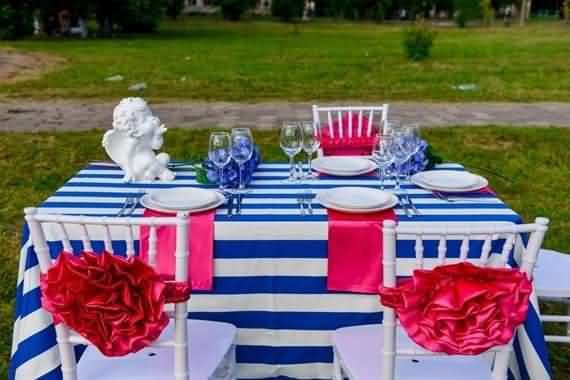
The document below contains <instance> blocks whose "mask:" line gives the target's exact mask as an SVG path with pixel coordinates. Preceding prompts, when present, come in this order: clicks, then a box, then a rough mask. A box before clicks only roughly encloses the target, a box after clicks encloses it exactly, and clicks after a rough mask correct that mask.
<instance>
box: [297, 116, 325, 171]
mask: <svg viewBox="0 0 570 380" xmlns="http://www.w3.org/2000/svg"><path fill="white" fill-rule="evenodd" d="M301 129H302V132H303V134H302V135H303V150H304V151H305V153H306V154H307V167H308V171H307V175H306V176H305V178H306V179H315V178H317V176H316V175H315V174H314V173H313V168H312V167H311V161H312V159H313V154H314V153H315V152H316V151H318V150H319V148H320V146H321V128H320V126H319V124H318V123H316V122H312V121H303V122H301Z"/></svg>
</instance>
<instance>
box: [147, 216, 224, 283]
mask: <svg viewBox="0 0 570 380" xmlns="http://www.w3.org/2000/svg"><path fill="white" fill-rule="evenodd" d="M173 215H174V214H169V213H162V212H158V211H154V210H148V209H147V210H145V211H144V216H145V217H153V216H155V217H157V216H158V217H161V216H162V217H164V216H173ZM214 215H215V210H213V211H212V210H211V211H205V212H201V213H197V214H192V215H191V217H190V224H189V226H188V229H189V244H188V247H189V249H190V260H189V267H190V268H189V271H188V276H189V280H190V281H191V284H192V289H193V290H212V288H213V276H214ZM140 234H141V236H140V242H141V250H140V253H141V256H142V258H143V260H145V261H146V260H147V256H148V239H149V228H148V227H141V231H140ZM156 235H157V236H156V237H157V247H156V251H157V252H156V270H157V272H158V273H160V274H161V275H163V276H165V277H167V278H174V273H175V257H174V252H175V250H176V227H174V226H163V227H159V228H157V231H156Z"/></svg>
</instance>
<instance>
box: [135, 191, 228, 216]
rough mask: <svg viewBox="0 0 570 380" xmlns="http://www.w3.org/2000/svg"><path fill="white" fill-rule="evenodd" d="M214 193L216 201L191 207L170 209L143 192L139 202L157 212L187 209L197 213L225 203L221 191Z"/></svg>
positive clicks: (173, 211)
mask: <svg viewBox="0 0 570 380" xmlns="http://www.w3.org/2000/svg"><path fill="white" fill-rule="evenodd" d="M214 193H215V194H216V201H215V202H213V203H210V204H208V205H204V206H202V207H198V208H192V209H172V208H168V207H163V206H161V205H158V204H156V203H154V202H153V200H152V199H151V197H150V194H145V195H144V196H142V197H141V199H140V202H141V205H143V207H145V208H148V209H150V210H154V211H158V212H166V213H175V212H178V211H187V212H189V213H198V212H202V211H207V210H211V209H214V208H217V207H219V206H221V205H223V204H224V203H225V201H226V198H225V197H224V196H223V195H222V194H221V193H219V192H216V191H214Z"/></svg>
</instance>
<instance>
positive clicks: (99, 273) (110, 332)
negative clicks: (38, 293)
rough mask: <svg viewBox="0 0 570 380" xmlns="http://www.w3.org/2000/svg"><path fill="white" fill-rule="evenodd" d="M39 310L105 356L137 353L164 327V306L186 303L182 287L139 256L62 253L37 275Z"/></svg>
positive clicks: (187, 291)
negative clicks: (164, 279) (40, 294)
mask: <svg viewBox="0 0 570 380" xmlns="http://www.w3.org/2000/svg"><path fill="white" fill-rule="evenodd" d="M41 290H42V306H43V307H44V309H46V310H47V311H49V312H50V313H51V314H52V316H53V320H54V323H55V324H58V323H62V322H63V323H65V324H66V325H67V326H69V327H70V328H71V329H73V330H74V331H76V332H77V333H79V334H80V335H81V336H83V337H84V338H85V339H87V340H89V341H90V342H91V343H92V344H93V345H95V346H96V347H97V348H98V349H99V350H100V351H101V353H103V354H104V355H106V356H123V355H126V354H129V353H132V352H137V351H139V350H141V349H143V348H144V347H147V346H148V345H150V344H151V343H152V342H153V341H155V340H156V339H158V337H159V336H160V334H161V333H162V331H163V330H164V328H166V326H167V325H168V320H169V319H168V315H167V314H166V313H165V312H164V310H163V306H164V304H165V303H171V302H183V301H186V300H188V299H189V298H190V287H189V286H188V285H187V284H186V283H174V282H169V283H167V282H164V281H162V279H161V277H160V275H159V274H157V273H156V272H155V270H154V269H153V268H152V267H150V266H149V265H147V264H146V263H145V262H144V261H142V260H141V259H139V258H138V257H132V258H129V259H124V258H122V257H118V256H114V255H112V254H110V253H108V252H104V253H102V254H100V255H97V254H95V253H91V252H84V253H82V254H81V256H73V255H72V254H70V253H66V252H62V253H61V254H60V255H59V258H58V259H57V262H56V264H55V265H54V266H52V267H51V268H50V269H49V271H48V272H47V273H46V274H43V275H42V276H41Z"/></svg>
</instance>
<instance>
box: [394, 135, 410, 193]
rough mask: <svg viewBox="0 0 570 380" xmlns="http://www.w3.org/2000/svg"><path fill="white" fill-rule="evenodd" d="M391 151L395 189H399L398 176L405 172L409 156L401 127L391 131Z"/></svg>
mask: <svg viewBox="0 0 570 380" xmlns="http://www.w3.org/2000/svg"><path fill="white" fill-rule="evenodd" d="M392 136H393V143H392V152H393V154H394V164H395V166H396V170H395V173H394V176H395V179H396V191H400V188H401V187H400V185H401V183H400V177H401V176H402V175H403V174H405V168H404V166H405V164H406V162H407V161H408V158H409V150H408V149H407V147H406V145H405V144H406V141H405V139H406V134H405V131H403V130H402V129H401V128H400V129H398V130H394V131H393V135H392Z"/></svg>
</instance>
